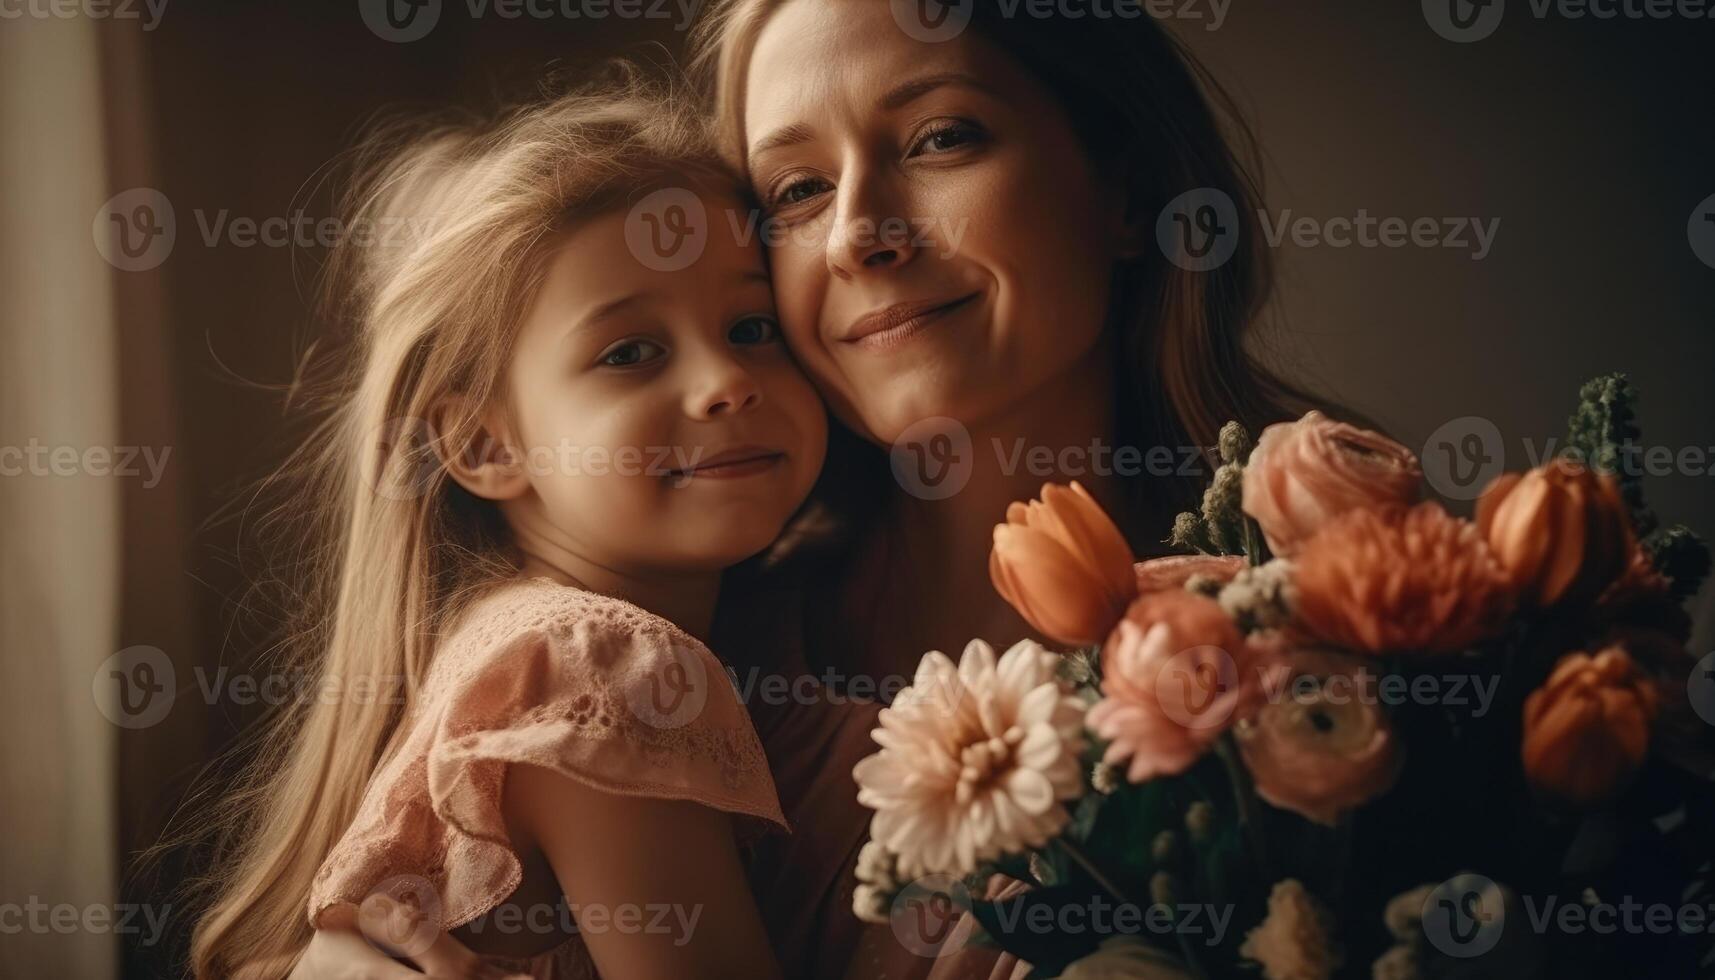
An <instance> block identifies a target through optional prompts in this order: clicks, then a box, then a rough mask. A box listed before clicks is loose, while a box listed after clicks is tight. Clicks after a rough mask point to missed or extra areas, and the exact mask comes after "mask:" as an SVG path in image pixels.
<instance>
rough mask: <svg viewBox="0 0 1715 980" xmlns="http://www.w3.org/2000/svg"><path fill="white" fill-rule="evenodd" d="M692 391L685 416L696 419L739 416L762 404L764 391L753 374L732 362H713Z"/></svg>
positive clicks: (725, 360) (722, 360)
mask: <svg viewBox="0 0 1715 980" xmlns="http://www.w3.org/2000/svg"><path fill="white" fill-rule="evenodd" d="M703 370H704V371H705V372H706V374H705V376H704V377H703V378H702V379H701V381H700V383H699V384H697V385H696V386H695V387H694V388H693V390H692V391H691V393H690V395H689V397H688V401H687V403H686V405H685V414H687V415H689V416H691V417H692V418H694V419H713V418H717V417H720V416H723V415H737V414H739V413H741V412H745V411H748V410H750V409H753V408H755V407H756V406H757V405H759V404H761V403H762V388H761V386H760V385H758V384H757V383H756V378H755V377H753V376H752V375H751V373H750V372H749V371H747V370H745V368H744V367H743V365H741V364H739V363H738V362H737V361H735V360H733V359H731V358H723V359H721V360H720V361H718V362H716V361H711V362H710V363H709V364H708V365H706V366H705V367H704V369H703Z"/></svg>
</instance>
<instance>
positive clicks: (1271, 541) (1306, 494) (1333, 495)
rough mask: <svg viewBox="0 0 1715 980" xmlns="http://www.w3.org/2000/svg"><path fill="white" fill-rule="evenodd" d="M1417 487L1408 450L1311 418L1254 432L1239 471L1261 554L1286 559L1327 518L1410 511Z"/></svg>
mask: <svg viewBox="0 0 1715 980" xmlns="http://www.w3.org/2000/svg"><path fill="white" fill-rule="evenodd" d="M1422 484H1423V470H1422V468H1421V467H1420V466H1419V465H1418V463H1417V457H1416V456H1413V455H1412V453H1411V451H1410V450H1409V449H1406V448H1405V447H1404V446H1402V445H1400V444H1399V443H1397V442H1394V441H1393V440H1392V439H1389V438H1388V437H1386V436H1384V435H1381V434H1380V433H1377V432H1371V431H1369V430H1367V429H1360V428H1358V427H1357V426H1354V425H1348V424H1346V423H1344V422H1336V421H1334V420H1333V419H1330V418H1328V417H1327V416H1325V415H1323V414H1322V413H1321V412H1317V411H1311V412H1307V413H1305V415H1304V417H1303V418H1301V419H1299V420H1298V421H1296V422H1280V423H1276V424H1275V425H1271V426H1269V427H1268V428H1266V429H1263V430H1262V435H1261V437H1259V438H1258V439H1257V445H1256V449H1255V450H1253V451H1252V452H1251V457H1250V461H1249V462H1248V463H1247V464H1246V465H1245V476H1244V504H1243V506H1244V511H1245V513H1247V514H1249V515H1250V516H1251V517H1253V518H1255V519H1256V522H1257V525H1258V526H1260V527H1261V528H1262V535H1263V539H1264V540H1266V541H1267V542H1268V547H1269V550H1270V551H1272V552H1274V554H1275V555H1276V556H1278V557H1282V558H1288V557H1291V556H1292V555H1293V554H1294V553H1295V552H1297V550H1298V546H1299V544H1300V543H1302V542H1303V541H1305V540H1306V539H1308V538H1309V537H1310V536H1311V535H1313V534H1315V533H1316V532H1317V531H1318V530H1319V529H1320V528H1321V527H1322V526H1323V525H1324V524H1327V523H1328V522H1329V521H1330V520H1332V519H1334V518H1335V517H1338V516H1339V515H1341V514H1343V513H1345V512H1347V511H1349V510H1353V509H1357V508H1372V507H1380V506H1384V505H1387V504H1409V503H1412V502H1414V501H1416V500H1417V498H1418V496H1419V495H1420V494H1421V492H1422Z"/></svg>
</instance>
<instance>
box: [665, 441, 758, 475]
mask: <svg viewBox="0 0 1715 980" xmlns="http://www.w3.org/2000/svg"><path fill="white" fill-rule="evenodd" d="M785 458H786V454H785V453H783V452H781V451H780V450H778V449H769V448H767V447H765V446H738V447H735V448H733V449H725V450H722V451H720V452H718V453H715V454H714V455H713V456H710V457H708V458H707V459H703V460H699V461H697V462H696V463H694V464H693V465H692V466H691V467H690V468H688V469H683V470H674V471H672V472H671V473H669V474H668V475H669V476H670V477H672V478H674V479H676V480H680V481H685V480H691V479H698V480H730V479H736V478H738V477H743V476H755V475H756V474H758V473H766V472H768V471H769V470H771V469H773V468H774V467H775V466H777V465H779V463H780V461H781V460H783V459H785Z"/></svg>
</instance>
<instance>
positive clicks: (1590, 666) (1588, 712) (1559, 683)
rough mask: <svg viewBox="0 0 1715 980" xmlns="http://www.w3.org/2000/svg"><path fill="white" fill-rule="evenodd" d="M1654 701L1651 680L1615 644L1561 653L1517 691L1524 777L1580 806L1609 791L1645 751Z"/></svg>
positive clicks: (1621, 782)
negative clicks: (1545, 673) (1534, 681)
mask: <svg viewBox="0 0 1715 980" xmlns="http://www.w3.org/2000/svg"><path fill="white" fill-rule="evenodd" d="M1657 704H1658V694H1657V692H1656V686H1655V683H1654V682H1653V681H1651V680H1650V679H1649V678H1648V677H1646V676H1644V673H1643V671H1641V670H1639V669H1638V665H1637V663H1636V662H1635V661H1633V660H1632V658H1631V655H1630V654H1628V653H1626V651H1624V650H1622V649H1620V648H1619V647H1617V646H1611V647H1607V648H1605V649H1603V650H1602V651H1601V652H1599V653H1597V654H1596V655H1595V656H1591V655H1590V654H1588V653H1584V652H1577V653H1569V654H1567V655H1566V656H1565V657H1562V658H1561V659H1560V662H1559V663H1558V664H1556V665H1555V667H1554V672H1553V673H1552V674H1550V675H1549V677H1548V680H1547V681H1546V682H1544V684H1543V685H1542V687H1540V688H1538V689H1537V690H1535V691H1533V692H1532V693H1531V695H1530V697H1528V698H1526V699H1525V702H1524V745H1523V756H1524V773H1525V778H1526V779H1528V780H1529V781H1530V784H1531V785H1532V786H1534V787H1536V788H1537V789H1539V790H1541V791H1542V792H1544V793H1547V794H1549V795H1551V796H1554V797H1558V798H1560V799H1563V800H1566V801H1567V802H1570V803H1573V804H1577V805H1581V806H1588V805H1592V804H1596V803H1600V802H1602V801H1603V800H1606V799H1608V798H1610V797H1611V796H1612V795H1613V794H1614V793H1615V792H1616V791H1618V790H1619V789H1620V787H1621V786H1623V785H1624V784H1625V782H1626V780H1627V779H1628V778H1629V777H1630V776H1631V774H1632V772H1633V771H1635V770H1636V769H1637V767H1638V766H1639V765H1641V764H1642V763H1643V761H1644V756H1645V755H1646V754H1647V753H1648V752H1649V742H1650V725H1651V723H1652V722H1653V721H1654V720H1655V715H1656V707H1657Z"/></svg>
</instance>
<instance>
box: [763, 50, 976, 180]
mask: <svg viewBox="0 0 1715 980" xmlns="http://www.w3.org/2000/svg"><path fill="white" fill-rule="evenodd" d="M948 85H958V86H961V87H964V88H970V89H975V90H977V91H979V92H982V93H983V94H985V95H988V96H992V97H994V98H997V99H998V98H1000V93H998V92H996V91H995V90H994V89H993V88H992V87H990V86H989V85H986V84H984V83H983V81H982V80H981V79H979V78H977V76H975V75H972V74H971V73H969V72H963V71H944V72H936V73H934V74H931V75H923V76H921V77H919V78H913V79H910V80H908V81H905V82H901V83H900V84H898V85H895V86H894V87H893V88H891V89H889V90H888V91H887V93H886V94H884V95H883V96H882V97H881V98H879V99H877V100H876V103H875V104H876V107H877V108H879V109H882V110H883V111H886V112H892V111H894V110H896V109H900V108H903V107H904V106H907V105H910V104H911V103H913V102H915V101H917V100H918V99H920V98H922V97H923V96H925V95H928V94H929V93H930V92H933V91H935V90H936V89H938V88H943V87H945V86H948ZM814 138H815V130H814V129H812V128H811V127H810V126H809V125H807V124H805V123H792V124H791V125H788V126H782V127H780V128H779V129H777V130H775V131H774V132H772V133H769V134H768V135H767V136H764V137H763V138H762V139H759V140H757V141H756V142H755V143H753V144H751V147H750V156H751V158H752V159H755V158H756V157H759V156H761V155H762V154H764V153H768V152H769V151H771V150H778V149H780V148H782V147H787V146H796V145H798V144H800V143H808V142H809V141H810V140H812V139H814Z"/></svg>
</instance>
